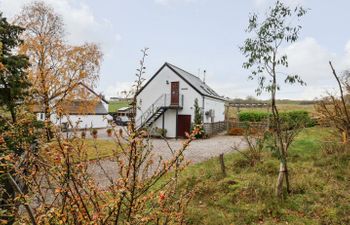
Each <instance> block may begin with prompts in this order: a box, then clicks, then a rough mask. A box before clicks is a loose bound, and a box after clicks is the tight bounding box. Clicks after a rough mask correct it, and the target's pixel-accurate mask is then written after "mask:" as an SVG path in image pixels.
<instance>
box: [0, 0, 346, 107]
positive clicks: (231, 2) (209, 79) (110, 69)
mask: <svg viewBox="0 0 350 225" xmlns="http://www.w3.org/2000/svg"><path fill="white" fill-rule="evenodd" d="M31 1H32V0H0V11H2V12H3V14H4V16H5V17H8V18H9V20H11V19H12V18H13V17H14V15H16V14H18V13H19V12H20V10H21V8H22V7H23V5H24V4H28V3H30V2H31ZM282 1H283V2H285V3H286V4H288V5H290V6H292V7H294V6H296V5H302V6H304V7H305V8H309V9H310V10H309V12H308V13H307V14H306V16H304V17H303V18H302V20H301V21H300V25H302V27H303V28H302V31H301V33H300V38H299V40H298V41H297V42H296V43H293V44H291V45H288V46H284V48H283V49H282V52H284V53H286V54H287V55H288V60H289V68H288V72H291V73H293V74H298V75H300V76H301V77H302V78H303V79H304V81H306V83H307V86H303V87H300V86H298V85H293V86H290V85H284V84H283V82H282V84H281V90H280V92H279V93H278V98H280V99H286V98H289V99H307V100H312V99H315V98H318V97H320V96H322V95H325V93H326V92H327V91H330V92H336V83H335V81H334V78H333V77H332V74H331V70H330V68H329V64H328V61H329V60H331V61H332V62H333V64H334V66H335V68H336V70H337V71H338V72H339V73H341V72H342V71H343V70H345V69H349V68H350V30H349V28H348V26H347V23H348V22H349V21H350V14H349V13H348V9H350V1H348V0H333V1H320V0H282ZM44 2H46V3H48V4H49V5H51V6H52V7H53V8H54V9H55V11H56V12H57V13H58V14H60V15H62V17H63V20H64V22H65V28H66V31H67V36H66V38H67V40H68V42H69V43H70V44H74V45H79V44H83V43H85V42H95V43H98V44H99V45H100V46H101V49H102V51H103V54H104V57H103V61H102V64H101V71H100V81H99V84H98V87H97V91H99V92H101V93H103V94H104V95H106V96H107V97H111V96H117V95H119V94H120V92H122V91H123V90H127V89H129V88H130V87H131V84H132V82H133V81H134V79H135V72H136V68H137V67H138V62H139V59H140V57H141V52H140V50H141V49H142V48H144V47H148V48H149V52H148V53H149V56H148V57H147V59H146V67H147V69H146V72H147V73H146V75H145V78H146V79H147V78H150V77H151V76H152V75H153V74H154V73H155V72H156V71H157V70H158V69H159V68H160V67H161V66H162V65H163V64H164V62H169V63H172V64H174V65H177V66H178V67H180V68H183V69H185V70H187V71H189V72H191V73H193V74H195V75H197V76H199V77H200V78H203V71H204V70H206V71H207V72H206V83H207V84H208V85H209V86H211V87H212V88H213V89H214V90H215V91H216V92H218V93H219V94H220V95H223V96H226V97H230V98H238V97H239V98H244V97H246V96H255V95H256V94H255V91H254V90H255V89H256V87H257V81H252V80H249V79H248V76H249V75H250V71H249V70H245V69H243V68H242V63H243V62H244V61H245V58H244V57H243V56H242V53H241V52H240V50H239V46H241V45H242V44H243V42H244V40H245V39H246V38H247V37H248V34H247V33H246V32H245V29H246V27H247V25H248V18H249V14H250V13H254V12H256V13H258V14H259V15H260V16H262V17H263V15H264V12H265V11H266V10H267V9H268V7H269V6H271V5H272V4H273V3H274V1H273V0H127V1H126V0H98V1H97V0H44ZM259 98H263V99H267V98H268V95H266V94H263V95H262V96H260V97H259Z"/></svg>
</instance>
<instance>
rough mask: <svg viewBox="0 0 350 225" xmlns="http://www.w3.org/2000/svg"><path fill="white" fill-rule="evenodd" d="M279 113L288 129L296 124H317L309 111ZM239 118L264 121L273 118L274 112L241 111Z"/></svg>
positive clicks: (309, 125)
mask: <svg viewBox="0 0 350 225" xmlns="http://www.w3.org/2000/svg"><path fill="white" fill-rule="evenodd" d="M279 115H280V119H281V122H282V123H283V124H284V126H285V127H286V128H287V129H290V128H293V127H295V126H296V125H301V126H304V127H313V126H315V125H316V124H317V121H316V120H314V119H311V117H310V116H309V113H308V112H307V111H302V110H295V111H289V112H281V113H280V114H279ZM238 118H239V121H240V122H263V121H266V120H268V119H271V118H272V114H271V113H267V112H240V113H239V114H238Z"/></svg>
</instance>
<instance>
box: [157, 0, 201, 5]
mask: <svg viewBox="0 0 350 225" xmlns="http://www.w3.org/2000/svg"><path fill="white" fill-rule="evenodd" d="M197 1H198V0H154V2H155V3H157V4H161V5H170V4H176V3H191V2H197Z"/></svg>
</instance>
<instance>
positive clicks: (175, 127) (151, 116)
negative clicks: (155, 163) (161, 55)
mask: <svg viewBox="0 0 350 225" xmlns="http://www.w3.org/2000/svg"><path fill="white" fill-rule="evenodd" d="M195 99H198V103H199V107H201V109H202V115H203V122H204V123H215V122H221V121H224V120H225V99H224V98H223V97H222V96H219V95H218V94H217V93H216V92H215V91H214V90H213V89H211V88H210V87H209V86H208V85H207V84H206V83H204V82H203V81H202V80H201V79H200V78H198V77H197V76H195V75H193V74H191V73H189V72H186V71H184V70H183V69H180V68H178V67H176V66H174V65H172V64H170V63H165V64H164V65H163V66H162V67H161V68H160V69H159V70H158V71H157V72H156V74H155V75H153V77H152V78H151V79H150V80H149V81H148V82H147V83H146V84H145V85H144V86H143V87H142V88H141V90H140V91H139V92H138V94H137V106H138V107H137V108H138V109H137V113H136V126H137V127H139V128H140V127H157V128H162V129H165V130H166V136H167V137H170V138H175V137H184V136H185V133H186V132H188V133H189V132H190V129H191V124H192V123H193V121H194V102H195Z"/></svg>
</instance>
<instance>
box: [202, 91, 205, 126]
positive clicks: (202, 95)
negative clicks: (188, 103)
mask: <svg viewBox="0 0 350 225" xmlns="http://www.w3.org/2000/svg"><path fill="white" fill-rule="evenodd" d="M204 98H205V97H204V95H202V123H203V124H204Z"/></svg>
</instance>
